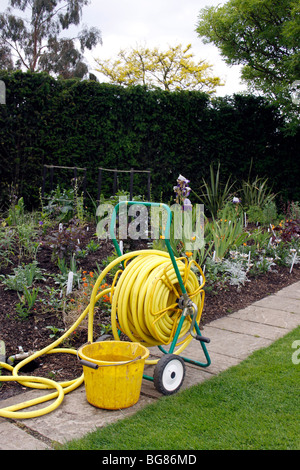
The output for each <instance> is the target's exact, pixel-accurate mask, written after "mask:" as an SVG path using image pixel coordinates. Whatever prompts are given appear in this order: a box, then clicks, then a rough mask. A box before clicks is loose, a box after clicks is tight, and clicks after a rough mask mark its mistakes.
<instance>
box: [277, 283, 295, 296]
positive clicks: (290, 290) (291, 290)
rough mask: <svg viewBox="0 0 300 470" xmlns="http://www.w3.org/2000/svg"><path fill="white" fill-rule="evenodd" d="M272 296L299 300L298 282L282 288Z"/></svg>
mask: <svg viewBox="0 0 300 470" xmlns="http://www.w3.org/2000/svg"><path fill="white" fill-rule="evenodd" d="M274 295H276V296H281V297H288V298H290V299H297V300H300V282H296V283H295V284H292V285H290V286H287V287H284V288H283V289H281V290H280V291H278V292H276V294H274Z"/></svg>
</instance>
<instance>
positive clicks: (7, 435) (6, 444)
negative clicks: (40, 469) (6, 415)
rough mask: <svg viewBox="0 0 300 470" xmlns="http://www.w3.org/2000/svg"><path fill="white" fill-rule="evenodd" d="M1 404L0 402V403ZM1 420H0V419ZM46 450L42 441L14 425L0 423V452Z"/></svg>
mask: <svg viewBox="0 0 300 470" xmlns="http://www.w3.org/2000/svg"><path fill="white" fill-rule="evenodd" d="M0 403H1V402H0ZM0 419H1V418H0ZM20 449H22V450H47V449H51V447H50V446H48V445H47V444H46V443H45V442H44V441H43V440H41V439H37V438H36V437H34V436H32V435H31V434H29V433H28V432H26V431H25V430H24V429H21V428H19V427H18V426H17V425H16V424H12V423H10V422H8V421H4V420H3V421H2V422H0V450H20Z"/></svg>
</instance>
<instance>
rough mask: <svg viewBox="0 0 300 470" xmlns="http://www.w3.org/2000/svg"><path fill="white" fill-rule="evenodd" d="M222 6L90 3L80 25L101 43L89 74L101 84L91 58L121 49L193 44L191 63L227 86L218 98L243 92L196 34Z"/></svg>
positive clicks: (149, 0) (234, 74)
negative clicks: (202, 63) (212, 9)
mask: <svg viewBox="0 0 300 470" xmlns="http://www.w3.org/2000/svg"><path fill="white" fill-rule="evenodd" d="M224 3H226V2H225V1H222V0H108V1H107V0H106V1H104V0H90V4H89V5H88V6H86V7H84V8H83V17H82V25H86V26H89V27H90V26H95V27H98V28H99V29H100V30H101V32H102V40H103V45H102V46H100V45H99V46H98V47H96V48H95V49H94V50H93V51H92V53H88V54H87V53H86V54H85V55H86V57H87V58H88V62H89V65H90V71H91V72H93V73H95V75H97V76H98V78H99V80H100V81H104V80H105V78H104V77H103V76H102V75H100V74H99V75H98V74H97V73H96V72H95V71H94V70H93V68H94V67H96V66H97V64H96V63H95V61H94V60H93V59H94V58H97V59H100V60H101V59H109V58H114V57H116V55H117V54H118V52H119V51H120V49H130V48H131V47H136V46H137V45H143V46H144V45H145V46H148V47H158V48H159V49H161V50H167V49H169V46H176V45H178V44H182V45H183V46H186V45H188V44H192V49H191V52H192V53H194V55H195V57H194V60H195V61H197V59H199V60H206V61H207V62H208V63H209V64H211V65H212V66H213V69H212V71H213V74H214V75H217V76H219V77H220V78H221V79H222V80H223V81H224V82H225V83H226V85H225V86H223V87H218V88H217V95H219V96H222V95H226V94H228V95H231V94H232V93H238V92H240V91H243V90H245V88H246V87H245V86H244V85H241V83H240V69H239V67H238V66H234V67H228V66H227V65H226V64H225V62H224V60H222V58H221V56H220V54H219V52H218V49H217V48H216V47H215V46H213V45H207V44H203V42H202V41H201V39H200V38H199V36H198V35H197V33H196V31H195V29H196V26H197V22H198V16H199V12H200V10H201V9H202V8H204V7H205V6H212V5H215V6H216V5H220V4H224ZM0 5H1V11H4V10H5V9H6V7H7V5H8V0H0Z"/></svg>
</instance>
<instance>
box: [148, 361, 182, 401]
mask: <svg viewBox="0 0 300 470" xmlns="http://www.w3.org/2000/svg"><path fill="white" fill-rule="evenodd" d="M184 376H185V364H184V360H183V359H182V358H181V357H179V356H177V355H176V354H166V355H165V356H163V357H162V358H161V359H160V360H159V361H158V363H157V364H156V366H155V369H154V374H153V383H154V386H155V388H156V390H158V391H159V392H160V393H162V394H163V395H172V394H173V393H176V392H178V390H179V389H180V387H181V385H182V383H183V380H184Z"/></svg>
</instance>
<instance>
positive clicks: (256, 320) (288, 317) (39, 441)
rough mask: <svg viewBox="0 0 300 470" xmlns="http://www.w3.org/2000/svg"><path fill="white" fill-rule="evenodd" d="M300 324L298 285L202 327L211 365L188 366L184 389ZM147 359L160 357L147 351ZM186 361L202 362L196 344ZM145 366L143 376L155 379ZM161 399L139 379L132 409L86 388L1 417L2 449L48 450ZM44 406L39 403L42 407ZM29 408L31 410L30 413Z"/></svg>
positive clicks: (6, 402)
mask: <svg viewBox="0 0 300 470" xmlns="http://www.w3.org/2000/svg"><path fill="white" fill-rule="evenodd" d="M299 325H300V282H297V283H295V284H292V285H290V286H288V287H285V288H284V289H282V290H280V291H279V292H277V293H276V294H273V295H270V296H268V297H265V298H264V299H262V300H259V301H258V302H255V303H253V304H252V305H251V306H249V307H247V308H245V309H242V310H238V311H237V312H234V313H232V314H229V315H228V316H226V317H223V318H220V319H218V320H215V321H213V322H211V323H209V324H207V325H205V327H204V329H203V332H202V334H203V336H207V337H208V338H210V343H209V344H207V345H206V347H207V350H208V353H209V356H210V358H211V365H210V366H209V367H208V368H199V367H197V366H193V365H190V364H188V365H187V367H186V376H185V379H184V383H183V385H182V389H184V388H188V387H190V386H192V385H195V384H198V383H201V382H203V381H205V380H207V379H209V378H211V377H212V376H214V375H217V374H219V373H220V372H222V371H224V370H226V369H228V368H229V367H231V366H234V365H237V364H238V363H239V362H241V361H243V360H244V359H246V358H247V357H248V356H249V355H250V354H252V353H253V352H254V351H256V350H258V349H261V348H265V347H267V346H269V345H270V344H271V343H272V342H274V341H276V340H277V339H279V338H280V337H282V336H284V335H285V334H287V333H288V332H289V331H291V330H293V329H295V328H296V327H298V326H299ZM150 350H151V355H153V356H159V355H161V354H162V353H161V352H160V351H159V349H158V348H150ZM184 356H185V357H190V358H191V359H196V360H198V361H201V362H205V358H204V357H202V356H203V352H202V349H201V347H200V346H199V343H198V342H197V341H192V342H191V343H190V345H189V346H188V347H187V348H186V349H185V351H184ZM151 368H152V369H153V366H146V367H145V373H146V374H147V375H153V373H152V371H151ZM44 393H45V392H44V391H41V390H30V391H28V392H25V393H23V394H21V395H19V396H15V397H11V398H9V399H7V400H2V401H1V400H0V408H5V407H8V406H11V405H14V404H16V403H19V401H18V400H20V399H21V400H22V402H23V401H27V400H29V399H32V398H36V397H37V396H40V395H41V394H44ZM160 397H161V395H160V393H159V392H158V391H157V390H156V389H155V387H154V385H153V382H151V381H149V380H146V379H143V383H142V388H141V395H140V399H139V401H138V402H137V404H136V405H134V406H132V407H130V408H127V409H122V410H115V411H109V410H103V409H99V408H95V407H93V406H92V405H90V404H89V403H88V402H87V400H86V394H85V388H84V385H81V386H80V387H79V388H77V389H76V390H74V391H73V392H71V393H69V394H67V395H66V396H65V397H64V400H63V402H62V404H61V405H60V406H59V407H58V408H56V409H55V410H54V411H52V412H51V413H49V414H46V415H43V416H40V417H36V418H30V419H24V420H11V419H6V418H1V417H0V450H43V449H44V450H47V449H53V448H54V446H55V443H61V444H64V443H65V442H67V441H68V440H71V439H74V438H80V437H82V436H84V435H85V434H87V433H88V432H90V431H93V430H95V429H96V428H98V427H102V426H105V425H106V424H109V423H113V422H115V421H117V420H119V419H122V418H124V417H126V416H129V415H131V414H134V413H136V412H137V411H138V410H140V409H141V408H143V407H145V406H146V405H148V404H149V403H153V402H155V401H156V400H158V399H159V398H160ZM43 406H45V405H38V406H37V407H43ZM33 409H34V407H31V408H30V410H33Z"/></svg>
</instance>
